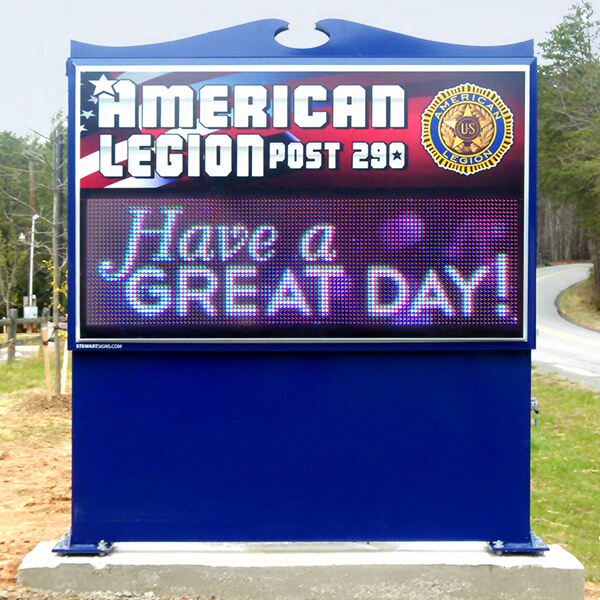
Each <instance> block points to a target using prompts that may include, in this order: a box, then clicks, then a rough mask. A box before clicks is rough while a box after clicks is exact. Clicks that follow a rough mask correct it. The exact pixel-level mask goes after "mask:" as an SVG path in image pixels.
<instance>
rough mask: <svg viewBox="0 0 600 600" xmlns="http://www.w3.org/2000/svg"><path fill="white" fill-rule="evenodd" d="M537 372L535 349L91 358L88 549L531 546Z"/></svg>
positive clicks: (85, 357)
mask: <svg viewBox="0 0 600 600" xmlns="http://www.w3.org/2000/svg"><path fill="white" fill-rule="evenodd" d="M432 365H435V369H432ZM530 369H531V361H530V352H529V351H528V350H524V351H514V350H512V351H479V352H472V351H452V352H448V351H439V352H436V351H428V352H419V351H416V352H399V353H388V352H269V351H267V352H243V351H242V352H239V351H238V352H176V351H175V352H157V351H146V352H123V353H120V354H116V353H111V352H106V353H102V352H94V353H86V352H75V353H73V432H74V435H73V446H74V448H73V456H74V458H73V517H72V536H71V543H72V544H97V543H98V542H99V541H100V540H104V541H106V542H117V541H191V540H193V541H239V540H246V541H284V540H297V541H344V540H346V541H349V540H351V541H376V540H379V541H385V540H395V541H400V540H431V541H434V540H483V541H495V540H502V541H503V542H505V543H526V542H528V541H529V540H530V528H529V428H530V374H531V371H530ZM506 432H511V433H510V439H506V435H507V433H506ZM107 440H109V442H108V443H107ZM515 440H518V443H515V442H514V441H515Z"/></svg>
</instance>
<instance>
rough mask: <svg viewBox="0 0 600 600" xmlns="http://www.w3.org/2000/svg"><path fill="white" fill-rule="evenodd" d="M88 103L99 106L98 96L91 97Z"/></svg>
mask: <svg viewBox="0 0 600 600" xmlns="http://www.w3.org/2000/svg"><path fill="white" fill-rule="evenodd" d="M88 102H91V103H92V104H98V98H96V96H90V97H89V99H88Z"/></svg>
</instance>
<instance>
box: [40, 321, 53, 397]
mask: <svg viewBox="0 0 600 600" xmlns="http://www.w3.org/2000/svg"><path fill="white" fill-rule="evenodd" d="M42 352H43V353H44V371H45V372H46V398H47V399H48V402H50V401H52V374H51V373H50V355H49V353H48V328H47V327H42Z"/></svg>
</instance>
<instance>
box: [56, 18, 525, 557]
mask: <svg viewBox="0 0 600 600" xmlns="http://www.w3.org/2000/svg"><path fill="white" fill-rule="evenodd" d="M319 27H320V28H322V29H323V30H325V31H327V32H328V34H329V37H330V40H329V42H328V43H326V44H325V45H323V46H320V47H318V48H313V49H307V50H296V49H290V48H286V47H283V46H281V45H279V44H278V43H277V42H276V41H275V39H274V35H275V34H276V33H277V32H279V31H281V30H282V28H285V24H284V23H282V22H280V21H259V22H256V23H250V24H247V25H243V26H240V27H235V28H231V29H227V30H223V31H219V32H214V33H210V34H205V35H201V36H198V37H195V38H190V39H187V40H182V41H179V42H170V43H165V44H157V45H153V46H144V47H132V48H107V47H98V46H90V45H86V44H80V43H73V45H72V57H71V59H70V61H69V79H70V132H71V135H70V136H69V140H70V169H71V170H70V179H69V181H70V199H71V202H70V226H71V232H72V233H71V236H70V276H71V279H70V289H71V290H72V293H71V305H70V326H71V330H70V347H71V349H72V350H73V351H74V353H73V427H74V436H73V456H74V457H73V524H72V534H71V538H70V540H69V542H68V543H67V544H66V548H63V550H64V551H68V552H72V551H76V550H77V549H78V548H79V549H82V548H83V549H84V550H85V551H88V550H89V548H90V547H92V548H95V549H96V548H97V544H98V543H99V542H100V540H106V541H130V540H138V541H164V540H169V541H178V540H180V541H184V540H198V541H204V540H211V541H248V540H263V541H267V540H272V541H279V540H288V541H289V540H487V541H490V542H491V541H494V540H501V541H503V542H504V543H505V545H504V546H503V547H504V548H509V549H510V548H511V547H514V548H518V549H521V550H522V549H527V548H531V547H533V546H535V544H532V538H531V533H530V528H529V412H530V369H531V360H530V351H531V349H532V347H533V344H534V334H535V324H534V278H533V276H532V274H533V273H534V269H535V263H534V260H535V251H534V248H535V244H534V233H535V232H534V223H535V219H534V190H535V163H534V157H535V135H534V127H535V118H534V117H535V81H536V79H535V77H536V71H535V68H536V67H535V59H534V58H533V44H532V43H531V42H526V43H523V44H515V45H510V46H503V47H489V48H487V47H470V46H455V45H449V44H440V43H434V42H427V41H423V40H418V39H415V38H410V37H407V36H403V35H399V34H395V33H391V32H386V31H382V30H376V29H373V28H370V27H365V26H362V25H358V24H354V23H348V22H344V21H335V20H331V21H324V22H322V23H321V24H319Z"/></svg>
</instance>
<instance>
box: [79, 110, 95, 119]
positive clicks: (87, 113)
mask: <svg viewBox="0 0 600 600" xmlns="http://www.w3.org/2000/svg"><path fill="white" fill-rule="evenodd" d="M93 116H94V111H93V110H84V111H82V113H81V118H82V119H89V118H90V117H93Z"/></svg>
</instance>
